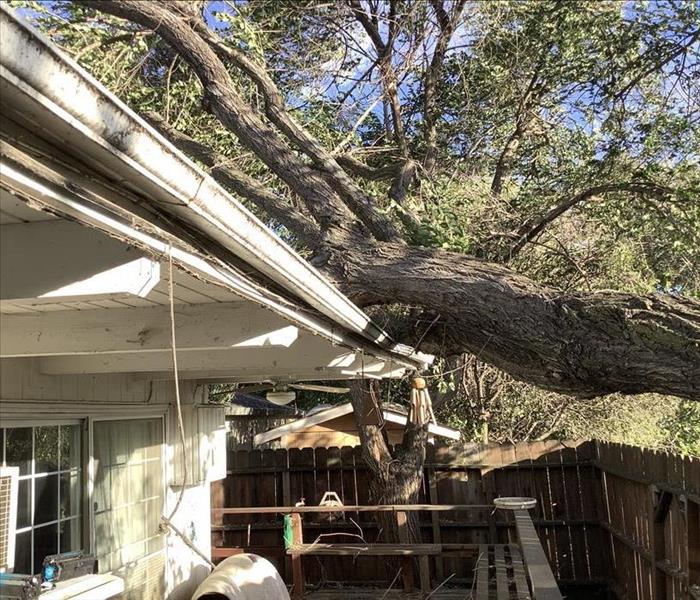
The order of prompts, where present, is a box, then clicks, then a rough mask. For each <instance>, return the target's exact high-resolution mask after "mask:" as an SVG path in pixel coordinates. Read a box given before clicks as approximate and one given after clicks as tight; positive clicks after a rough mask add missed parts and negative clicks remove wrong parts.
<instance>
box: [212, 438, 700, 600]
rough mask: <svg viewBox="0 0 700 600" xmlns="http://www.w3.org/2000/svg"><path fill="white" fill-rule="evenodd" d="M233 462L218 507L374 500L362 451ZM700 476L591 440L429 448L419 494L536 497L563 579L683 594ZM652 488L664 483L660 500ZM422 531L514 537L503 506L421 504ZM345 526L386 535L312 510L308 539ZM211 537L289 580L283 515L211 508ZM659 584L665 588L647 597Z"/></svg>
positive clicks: (463, 574) (635, 595)
mask: <svg viewBox="0 0 700 600" xmlns="http://www.w3.org/2000/svg"><path fill="white" fill-rule="evenodd" d="M228 469H229V476H228V477H227V479H226V480H224V481H221V482H217V483H215V484H212V506H213V507H239V506H289V505H290V504H291V505H293V504H295V503H296V502H298V501H300V500H301V499H302V498H304V499H305V502H306V504H308V505H316V504H318V502H319V501H320V499H321V497H322V496H323V494H324V493H325V492H326V491H335V492H337V493H338V495H339V496H340V498H341V500H342V501H343V503H344V504H368V503H369V502H370V500H369V495H368V473H367V470H366V467H365V465H364V462H363V460H362V457H361V453H360V449H359V448H350V447H344V448H317V449H310V448H305V449H290V450H284V449H279V450H262V451H260V450H253V451H231V452H229V456H228ZM699 479H700V461H697V460H695V461H693V460H690V459H680V458H677V457H674V456H671V455H666V454H659V453H654V452H650V451H645V450H641V449H639V448H633V447H629V446H621V445H612V444H600V443H596V442H588V441H585V442H554V441H545V442H535V443H522V444H515V445H504V446H497V445H490V446H486V447H484V446H480V445H476V444H465V445H459V446H452V447H438V448H433V447H431V448H430V450H429V454H428V457H427V464H426V469H425V477H424V481H423V487H422V489H421V492H420V497H419V500H418V501H419V502H421V503H430V504H482V505H483V504H489V503H491V502H492V501H493V499H494V498H496V497H498V496H531V497H534V498H536V499H537V501H538V503H537V507H536V508H535V509H533V511H532V512H531V514H532V517H533V521H534V523H535V525H536V527H537V529H538V533H539V535H540V539H541V541H542V545H543V547H544V549H545V551H546V553H547V555H548V559H549V561H550V563H551V565H552V568H553V571H554V573H555V575H556V576H557V578H558V580H559V581H560V583H561V584H563V585H564V586H565V587H570V588H571V589H575V588H586V589H589V590H590V594H591V596H588V595H587V594H586V593H584V594H583V596H582V597H593V596H592V594H593V593H594V589H595V588H596V587H597V588H599V589H600V588H601V587H602V586H606V585H608V584H610V588H611V589H614V590H615V591H616V592H617V594H618V596H619V597H620V598H621V599H624V600H650V599H659V600H680V599H681V598H683V599H684V600H685V599H686V598H688V597H689V596H688V594H689V593H691V592H690V590H691V586H692V585H693V584H695V583H700V580H698V571H699V570H700V565H699V564H698V561H699V560H700V557H699V555H698V545H699V544H700V542H698V541H696V539H697V540H700V536H697V538H696V537H694V532H695V533H698V527H699V525H698V503H697V500H698V498H697V495H696V494H697V493H698V492H699V491H700V489H699V488H698V480H699ZM651 485H655V486H656V488H658V489H659V490H660V492H657V491H654V495H653V497H652V489H654V490H656V488H651V487H650V486H651ZM666 504H668V509H667V511H666V514H665V516H664V514H663V513H664V511H665V509H664V507H665V506H666ZM652 507H653V508H652ZM662 516H664V518H663V519H661V523H660V524H659V523H656V524H654V519H656V520H657V521H658V520H659V519H660V518H661V517H662ZM421 529H422V534H423V538H424V541H425V542H435V543H456V544H460V543H463V544H473V543H488V542H491V543H508V542H512V541H514V531H513V528H512V523H511V522H509V521H508V515H506V514H503V513H501V512H500V511H498V512H495V513H493V511H490V510H486V509H478V510H474V511H473V512H472V513H470V514H465V513H455V514H451V513H449V512H444V513H424V514H422V517H421ZM338 532H342V533H345V534H351V535H361V536H362V537H363V538H364V539H365V540H366V541H368V542H370V541H372V542H374V541H381V531H380V530H379V529H378V528H377V525H376V523H375V522H374V520H373V519H372V518H371V516H370V515H368V514H367V513H363V514H347V515H346V518H345V519H342V520H339V519H337V517H335V516H333V515H330V514H321V515H313V516H312V515H305V521H304V534H305V537H304V541H305V542H313V541H314V540H316V539H318V538H319V536H326V537H321V539H322V540H323V541H351V539H352V538H349V537H346V536H343V537H339V536H333V537H330V536H327V534H330V533H338ZM355 539H357V538H355ZM661 540H663V542H661ZM212 544H213V546H216V547H227V548H231V547H239V548H244V549H245V550H246V551H250V552H255V553H257V554H261V555H263V556H265V557H267V558H269V559H270V560H272V561H273V562H274V563H275V564H276V566H277V568H278V569H279V570H280V572H282V573H285V577H287V576H288V575H290V573H289V564H288V561H286V560H285V557H284V548H283V542H282V520H281V517H280V516H279V515H273V514H270V515H255V516H252V515H226V516H224V517H222V516H221V515H215V516H214V521H213V530H212ZM652 555H654V556H655V557H656V558H655V560H654V561H652V559H651V557H652ZM652 564H654V565H655V568H652V567H651V565H652ZM473 566H474V565H473V564H472V563H471V562H470V559H469V558H436V559H434V563H433V564H432V565H431V569H432V572H433V573H434V578H435V580H437V581H441V580H442V579H443V578H445V577H447V576H449V575H450V574H452V573H455V577H454V578H453V581H456V580H460V579H461V580H465V581H468V580H470V579H471V577H472V569H473ZM306 575H307V581H309V582H331V581H338V582H348V581H352V582H356V583H358V582H369V581H383V580H386V577H387V573H386V570H385V567H384V565H383V564H382V563H381V562H380V561H377V560H372V559H370V558H357V559H355V560H353V559H352V558H348V557H323V558H319V559H318V560H315V561H309V564H308V568H307V573H306ZM287 580H288V581H291V578H289V579H287ZM654 586H657V587H654ZM662 588H663V590H662ZM652 589H654V590H660V591H657V592H656V593H655V594H652V592H651V590H652ZM662 591H663V593H665V595H660V594H661V593H662ZM683 594H685V595H683ZM698 597H700V596H698Z"/></svg>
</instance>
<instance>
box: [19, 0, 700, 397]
mask: <svg viewBox="0 0 700 600" xmlns="http://www.w3.org/2000/svg"><path fill="white" fill-rule="evenodd" d="M14 4H15V5H19V6H20V7H21V8H20V10H21V11H22V13H23V14H24V15H25V16H27V17H28V18H30V19H32V20H33V21H35V22H36V23H38V24H39V25H40V27H42V28H43V30H44V31H45V32H47V33H48V34H49V35H50V36H51V37H52V38H53V39H54V40H55V41H56V42H57V43H59V44H60V45H61V46H62V47H63V48H64V49H65V50H66V51H67V52H69V53H70V54H72V55H73V56H74V58H75V59H76V60H78V62H80V63H81V64H82V65H83V66H85V67H86V68H87V69H89V70H90V71H91V72H92V73H93V74H95V76H96V77H97V78H98V79H99V80H100V81H102V82H104V83H105V84H106V85H108V86H109V87H110V88H111V89H112V90H113V91H114V92H115V93H117V95H119V96H120V97H122V98H123V99H125V100H126V101H127V102H128V103H129V104H130V105H131V106H132V107H133V108H134V109H136V110H137V111H138V112H140V113H141V114H142V115H143V116H144V117H145V118H147V119H148V120H150V121H151V123H153V124H154V125H155V126H156V127H158V128H159V129H160V130H161V131H162V132H163V133H164V134H165V135H166V136H167V137H169V138H170V139H171V140H172V141H173V143H175V145H177V146H178V147H180V148H181V149H182V150H184V151H185V152H186V153H188V154H189V155H190V156H191V157H193V158H194V159H196V160H198V161H199V162H200V163H202V164H203V165H204V166H206V167H207V168H208V169H209V170H210V172H211V173H212V175H213V176H214V177H215V178H217V179H218V180H219V181H220V182H221V183H222V184H223V185H224V186H225V187H227V188H228V189H229V190H231V191H232V192H233V193H235V194H236V195H238V196H239V197H241V198H242V199H243V200H244V201H245V202H246V203H247V204H248V205H249V206H250V207H251V208H252V209H253V210H255V211H256V212H257V213H258V214H259V215H260V216H261V218H263V219H265V220H266V221H267V222H268V223H269V224H270V225H271V226H272V227H274V228H275V229H276V230H277V231H278V233H279V234H280V235H281V236H283V237H284V238H285V239H287V240H288V241H289V242H290V243H291V244H293V245H294V246H295V247H296V248H297V249H299V251H300V252H302V253H304V254H305V255H306V256H307V257H308V258H309V259H310V260H311V261H312V263H313V264H315V265H316V266H318V267H319V268H320V269H322V270H323V271H324V272H325V273H327V274H328V276H329V277H331V278H332V279H333V280H334V281H336V282H337V284H338V285H339V286H340V287H341V288H342V289H343V290H344V291H345V292H346V293H348V294H349V295H350V297H351V298H352V299H353V300H354V301H355V302H357V303H358V304H360V305H361V306H363V307H366V308H367V310H370V311H375V313H374V314H375V315H376V318H377V319H381V322H382V323H384V324H386V327H387V328H388V329H389V330H390V332H391V333H392V334H393V335H394V336H395V337H396V338H397V339H399V340H400V341H403V342H406V343H412V344H414V345H418V346H419V347H420V349H423V350H426V351H430V352H433V353H435V354H437V355H438V356H439V357H441V358H443V359H445V360H448V359H451V357H455V356H461V355H463V354H464V353H468V354H471V355H472V356H476V357H478V359H479V360H480V361H483V362H486V363H488V364H490V365H493V366H495V367H497V368H498V369H502V370H504V371H506V372H507V373H509V374H510V375H512V376H513V377H515V378H516V379H519V380H523V381H526V382H529V383H532V384H535V385H537V386H539V387H541V388H544V389H547V390H551V391H553V392H560V393H564V394H569V395H574V396H577V397H579V398H590V397H595V396H600V395H604V394H608V393H615V392H621V393H628V394H635V393H643V392H658V393H662V394H673V395H678V396H681V397H685V398H689V399H698V398H700V308H699V306H700V305H699V304H698V301H697V297H698V293H700V275H699V273H698V265H699V264H700V227H698V224H700V202H699V201H698V195H699V192H700V169H699V168H698V166H699V160H700V157H699V153H698V148H700V127H699V126H698V119H699V118H700V101H699V100H698V98H700V89H699V87H700V85H699V83H698V82H700V77H699V75H700V73H699V69H700V60H699V56H700V27H699V26H698V23H700V8H699V7H698V5H697V3H694V2H662V1H656V2H621V1H617V0H610V1H601V2H595V3H590V2H562V1H554V0H546V1H545V0H542V1H540V0H533V1H530V2H516V1H512V2H509V1H503V2H474V1H467V0H430V1H424V0H388V1H380V0H346V1H340V0H339V1H337V2H324V1H321V0H297V1H295V2H280V1H279V0H232V1H229V2H168V3H145V2H132V1H103V2H43V3H38V2H15V3H14ZM613 290H614V291H613Z"/></svg>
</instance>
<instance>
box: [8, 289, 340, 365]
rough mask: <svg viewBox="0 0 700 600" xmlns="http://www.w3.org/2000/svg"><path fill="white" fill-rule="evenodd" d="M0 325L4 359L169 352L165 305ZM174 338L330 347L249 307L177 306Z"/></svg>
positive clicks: (22, 317) (192, 342) (198, 344)
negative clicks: (307, 344) (310, 342)
mask: <svg viewBox="0 0 700 600" xmlns="http://www.w3.org/2000/svg"><path fill="white" fill-rule="evenodd" d="M0 320H1V323H2V339H1V340H0V354H1V356H2V357H3V358H8V357H19V356H70V355H92V354H110V353H120V354H135V353H136V354H139V353H146V352H157V351H161V352H169V351H170V344H171V342H170V308H169V307H168V306H153V307H144V308H136V307H132V308H129V307H125V308H107V309H95V310H80V311H77V310H71V311H58V312H42V313H25V314H0ZM175 337H176V340H177V347H178V349H179V350H221V349H236V348H238V349H241V350H249V349H255V348H265V349H270V348H290V347H292V346H294V345H295V344H296V345H297V346H298V345H300V344H298V343H297V342H299V339H300V337H303V338H304V341H306V340H314V341H315V342H316V344H315V347H317V348H319V347H321V346H325V347H326V348H329V347H332V346H331V344H330V343H324V342H323V340H322V339H321V338H318V337H315V336H311V335H308V334H305V333H302V332H301V330H300V329H299V328H297V327H295V326H293V325H290V324H289V322H288V321H285V320H284V319H282V318H281V317H278V316H276V315H274V314H272V313H271V312H270V311H269V310H266V309H264V308H262V307H261V306H256V305H254V304H252V303H250V302H221V303H209V304H197V305H178V306H176V307H175ZM335 354H339V352H337V351H336V353H335ZM327 362H328V360H327V361H326V363H327Z"/></svg>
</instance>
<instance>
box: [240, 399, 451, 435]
mask: <svg viewBox="0 0 700 600" xmlns="http://www.w3.org/2000/svg"><path fill="white" fill-rule="evenodd" d="M352 410H353V409H352V404H351V403H350V402H347V403H345V404H341V405H340V406H334V407H332V408H329V409H327V410H324V411H321V412H318V413H315V414H313V415H311V416H309V417H304V418H303V419H297V420H296V421H293V422H291V423H287V424H285V425H280V426H279V427H275V428H274V429H270V430H269V431H265V432H263V433H259V434H257V435H256V436H255V437H254V438H253V442H254V443H255V444H256V445H261V444H266V443H267V442H271V441H272V440H276V439H278V438H281V437H282V436H283V435H287V434H290V433H295V432H297V431H302V430H304V429H306V428H307V427H312V426H314V425H320V424H321V423H325V422H326V421H330V420H332V419H337V418H338V417H342V416H344V415H347V414H350V413H351V412H352ZM382 416H383V417H384V420H385V421H387V422H389V423H396V424H397V425H404V426H405V425H406V423H407V422H408V418H407V417H406V415H402V414H400V413H395V412H393V411H389V410H382ZM428 433H431V434H432V435H437V436H440V437H444V438H448V439H451V440H459V431H457V430H456V429H452V428H451V427H445V426H444V425H438V424H436V423H430V424H429V425H428Z"/></svg>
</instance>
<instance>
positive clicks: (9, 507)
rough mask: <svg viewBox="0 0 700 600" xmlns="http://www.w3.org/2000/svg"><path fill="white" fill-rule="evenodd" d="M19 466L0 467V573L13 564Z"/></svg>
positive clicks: (8, 569)
mask: <svg viewBox="0 0 700 600" xmlns="http://www.w3.org/2000/svg"><path fill="white" fill-rule="evenodd" d="M18 487H19V467H0V573H11V572H12V569H13V568H14V566H15V528H16V527H17V490H18Z"/></svg>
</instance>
